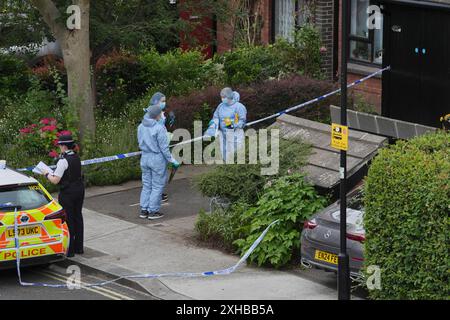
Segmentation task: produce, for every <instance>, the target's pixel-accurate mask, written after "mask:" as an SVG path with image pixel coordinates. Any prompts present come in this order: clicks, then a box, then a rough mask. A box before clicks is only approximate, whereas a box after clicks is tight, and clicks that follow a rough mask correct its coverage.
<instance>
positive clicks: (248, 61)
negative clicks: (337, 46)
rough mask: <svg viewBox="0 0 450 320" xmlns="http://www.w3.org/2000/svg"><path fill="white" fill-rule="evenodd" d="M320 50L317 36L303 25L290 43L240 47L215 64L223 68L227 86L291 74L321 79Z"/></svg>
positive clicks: (313, 28)
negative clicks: (221, 65)
mask: <svg viewBox="0 0 450 320" xmlns="http://www.w3.org/2000/svg"><path fill="white" fill-rule="evenodd" d="M320 50H321V39H320V33H319V32H318V31H317V29H316V28H315V27H314V26H312V25H306V26H303V27H302V28H301V29H300V30H299V31H297V32H296V33H295V36H294V41H293V42H292V43H290V42H288V41H287V40H284V39H282V38H280V39H278V40H277V42H276V43H275V44H273V45H269V46H242V47H239V48H237V49H235V50H233V51H230V52H226V53H224V54H223V55H222V56H216V57H215V60H216V61H217V62H218V63H220V64H223V69H224V72H225V75H226V79H225V80H226V83H227V84H228V85H231V86H238V85H244V84H252V83H254V82H261V81H263V80H267V79H272V78H281V77H283V76H285V75H287V74H292V73H295V74H301V75H307V76H310V77H314V78H321V71H320V70H321V61H322V56H321V52H320Z"/></svg>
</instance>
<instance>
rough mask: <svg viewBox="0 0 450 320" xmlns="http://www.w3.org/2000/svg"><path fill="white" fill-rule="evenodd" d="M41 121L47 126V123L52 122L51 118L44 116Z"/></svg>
mask: <svg viewBox="0 0 450 320" xmlns="http://www.w3.org/2000/svg"><path fill="white" fill-rule="evenodd" d="M40 123H41V124H43V125H45V126H46V125H48V124H50V119H49V118H44V119H42V120H41V121H40Z"/></svg>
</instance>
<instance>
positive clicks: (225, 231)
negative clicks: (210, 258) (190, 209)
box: [195, 202, 249, 252]
mask: <svg viewBox="0 0 450 320" xmlns="http://www.w3.org/2000/svg"><path fill="white" fill-rule="evenodd" d="M248 208H249V205H248V204H246V203H244V202H238V203H236V204H234V205H232V206H231V207H230V208H229V209H228V210H216V211H213V212H210V213H206V212H205V211H204V210H201V211H200V212H199V215H198V218H197V222H196V223H195V231H196V232H197V235H198V238H199V240H201V241H203V242H206V243H208V244H211V245H213V246H214V247H216V248H220V249H225V250H227V251H230V252H234V251H236V249H237V247H236V246H235V245H234V244H233V242H234V241H235V240H237V239H239V238H241V237H244V236H245V235H244V234H242V233H241V231H240V226H241V224H242V220H243V214H244V212H245V211H246V210H247V209H248Z"/></svg>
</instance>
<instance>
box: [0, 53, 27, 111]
mask: <svg viewBox="0 0 450 320" xmlns="http://www.w3.org/2000/svg"><path fill="white" fill-rule="evenodd" d="M30 85H31V82H30V70H29V69H28V67H27V65H26V63H25V62H24V61H23V60H21V59H19V58H17V57H15V56H13V55H10V54H0V96H1V97H13V96H16V95H19V94H23V93H25V92H26V91H27V90H28V88H29V87H30ZM2 111H3V110H2V109H1V107H0V112H2Z"/></svg>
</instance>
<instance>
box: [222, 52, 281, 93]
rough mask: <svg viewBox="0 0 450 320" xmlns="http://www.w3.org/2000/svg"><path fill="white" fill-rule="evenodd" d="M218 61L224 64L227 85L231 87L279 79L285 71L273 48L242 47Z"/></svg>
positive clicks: (224, 55) (225, 54) (227, 53)
mask: <svg viewBox="0 0 450 320" xmlns="http://www.w3.org/2000/svg"><path fill="white" fill-rule="evenodd" d="M216 59H217V61H218V62H219V63H222V64H223V69H224V71H225V74H226V83H227V84H228V85H231V86H237V85H243V84H251V83H254V82H259V81H263V80H266V79H269V78H274V77H278V75H279V73H280V70H283V69H282V68H283V65H282V61H280V60H279V59H278V57H277V56H276V52H275V50H273V47H271V46H254V47H240V48H238V49H236V50H234V51H229V52H226V53H224V54H223V55H222V56H220V57H217V58H216Z"/></svg>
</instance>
